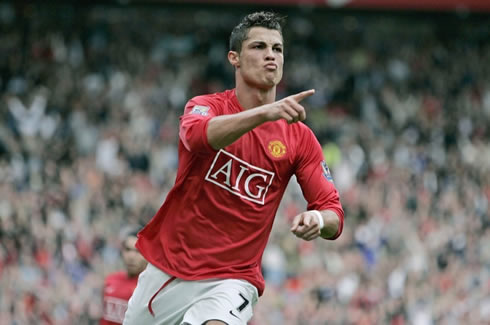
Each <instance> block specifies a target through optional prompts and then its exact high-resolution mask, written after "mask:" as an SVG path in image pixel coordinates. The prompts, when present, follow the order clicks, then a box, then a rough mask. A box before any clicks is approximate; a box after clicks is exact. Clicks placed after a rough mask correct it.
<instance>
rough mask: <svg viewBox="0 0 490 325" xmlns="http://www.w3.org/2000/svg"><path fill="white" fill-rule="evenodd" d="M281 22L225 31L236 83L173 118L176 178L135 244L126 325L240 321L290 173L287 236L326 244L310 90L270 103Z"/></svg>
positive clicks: (327, 190)
mask: <svg viewBox="0 0 490 325" xmlns="http://www.w3.org/2000/svg"><path fill="white" fill-rule="evenodd" d="M283 50H284V49H283V38H282V30H281V18H279V17H278V16H277V15H275V14H273V13H269V12H258V13H253V14H250V15H248V16H246V17H245V18H244V19H243V21H242V22H241V23H240V24H239V25H237V26H236V27H235V28H234V30H233V32H232V34H231V37H230V51H229V52H228V60H229V62H230V63H231V64H232V65H233V66H234V68H235V80H236V88H235V89H233V90H228V91H225V92H222V93H216V94H211V95H205V96H198V97H195V98H193V99H191V100H190V101H189V102H188V103H187V105H186V107H185V111H184V114H183V115H182V116H181V119H180V141H179V167H178V173H177V178H176V182H175V185H174V187H173V189H172V190H171V191H170V193H169V194H168V196H167V199H166V201H165V203H164V204H163V205H162V207H161V208H160V210H159V211H158V212H157V214H156V215H155V216H154V217H153V219H152V220H151V221H150V222H149V223H148V225H147V226H146V227H145V228H144V229H143V230H142V231H141V232H140V233H139V239H138V242H137V244H136V246H137V247H138V249H139V250H140V251H141V253H142V254H143V256H145V258H146V259H147V260H148V262H149V264H148V267H147V268H146V270H145V271H144V272H143V273H142V274H141V276H140V279H139V282H138V286H137V287H136V290H135V292H134V294H133V296H132V297H131V300H130V301H129V307H128V312H127V313H126V318H125V320H124V324H131V325H132V324H186V325H188V324H192V325H201V324H206V325H216V324H219V325H223V324H230V325H232V324H237V325H238V324H246V323H247V322H248V321H249V320H250V319H251V318H252V314H253V313H252V307H253V305H254V304H255V303H256V301H257V299H258V296H260V295H261V294H262V292H263V290H264V279H263V277H262V274H261V258H262V254H263V251H264V249H265V246H266V244H267V240H268V237H269V234H270V231H271V228H272V224H273V221H274V217H275V213H276V211H277V208H278V206H279V203H280V201H281V198H282V195H283V193H284V190H285V189H286V186H287V185H288V182H289V179H290V177H291V176H292V175H296V177H297V179H298V182H299V184H300V185H301V187H302V190H303V194H304V196H305V198H306V200H307V201H308V211H306V212H303V213H301V214H299V215H297V216H296V217H295V218H294V220H293V224H292V227H291V231H292V233H293V234H294V235H296V236H297V237H299V238H301V239H304V240H312V239H315V238H317V237H323V238H326V239H335V238H337V237H338V236H339V235H340V233H341V232H342V225H343V215H344V214H343V210H342V207H341V204H340V202H339V196H338V192H337V191H336V189H335V187H334V184H333V182H332V178H331V176H330V173H329V171H328V167H327V165H326V164H325V162H324V161H323V156H322V151H321V148H320V145H319V143H318V141H317V140H316V138H315V136H314V135H313V133H312V132H311V130H310V129H309V128H308V127H306V126H305V125H304V124H303V123H299V121H302V120H304V119H305V118H306V113H305V109H304V107H303V106H301V104H300V102H301V101H302V100H303V99H305V98H306V97H308V96H311V95H313V93H314V90H308V91H304V92H301V93H299V94H295V95H292V96H289V97H287V98H284V99H282V100H279V101H275V96H276V85H277V84H278V83H279V81H280V80H281V78H282V68H283V62H284V56H283Z"/></svg>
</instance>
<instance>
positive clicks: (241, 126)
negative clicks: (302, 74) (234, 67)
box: [206, 89, 315, 150]
mask: <svg viewBox="0 0 490 325" xmlns="http://www.w3.org/2000/svg"><path fill="white" fill-rule="evenodd" d="M314 93H315V91H314V90H313V89H311V90H307V91H303V92H301V93H298V94H295V95H291V96H289V97H286V98H284V99H281V100H279V101H276V102H274V103H271V104H266V105H262V106H259V107H255V108H252V109H249V110H246V111H243V112H240V113H236V114H230V115H221V116H215V117H213V118H212V119H211V120H209V122H208V127H207V131H206V136H207V139H208V143H209V145H210V146H211V147H212V148H213V149H215V150H218V149H221V148H224V147H226V146H228V145H230V144H232V143H233V142H235V141H236V140H238V139H239V138H240V137H241V136H242V135H244V134H245V133H247V132H248V131H250V130H252V129H254V128H255V127H257V126H259V125H261V124H263V123H265V122H269V121H276V120H279V119H285V120H286V121H288V122H289V123H294V122H297V121H303V120H304V119H305V118H306V113H305V109H304V107H303V106H301V105H300V104H299V102H300V101H301V100H303V99H304V98H306V97H308V96H311V95H313V94H314Z"/></svg>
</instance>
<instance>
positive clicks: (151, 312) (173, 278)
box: [148, 276, 176, 317]
mask: <svg viewBox="0 0 490 325" xmlns="http://www.w3.org/2000/svg"><path fill="white" fill-rule="evenodd" d="M175 279H176V278H175V277H174V276H173V277H171V278H170V279H168V280H167V281H165V283H164V284H163V285H162V286H161V287H160V289H158V290H157V292H155V294H154V295H153V296H152V297H151V299H150V301H149V302H148V310H149V311H150V314H151V315H152V316H153V317H155V313H154V312H153V308H151V303H152V302H153V299H155V297H156V296H157V294H158V293H160V291H162V290H163V288H165V287H166V286H167V285H168V284H169V283H170V282H172V281H173V280H175Z"/></svg>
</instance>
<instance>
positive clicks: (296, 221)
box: [291, 214, 301, 231]
mask: <svg viewBox="0 0 490 325" xmlns="http://www.w3.org/2000/svg"><path fill="white" fill-rule="evenodd" d="M300 222H301V214H298V215H297V216H296V217H294V219H293V224H292V226H291V231H296V229H298V226H299V224H300Z"/></svg>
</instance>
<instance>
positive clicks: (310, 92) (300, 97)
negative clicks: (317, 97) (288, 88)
mask: <svg viewBox="0 0 490 325" xmlns="http://www.w3.org/2000/svg"><path fill="white" fill-rule="evenodd" d="M314 93H315V89H310V90H305V91H302V92H300V93H297V94H294V95H291V98H293V99H294V100H295V101H297V102H298V103H299V102H300V101H302V100H303V99H305V98H306V97H310V96H311V95H313V94H314Z"/></svg>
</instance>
